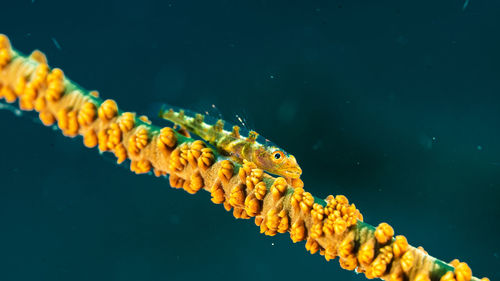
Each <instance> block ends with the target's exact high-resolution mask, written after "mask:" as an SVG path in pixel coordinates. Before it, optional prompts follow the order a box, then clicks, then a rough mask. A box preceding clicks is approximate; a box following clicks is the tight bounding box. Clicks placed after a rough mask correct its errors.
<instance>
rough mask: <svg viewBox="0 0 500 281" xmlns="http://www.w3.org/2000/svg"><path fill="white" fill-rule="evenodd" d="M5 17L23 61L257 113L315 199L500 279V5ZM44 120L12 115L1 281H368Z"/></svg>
mask: <svg viewBox="0 0 500 281" xmlns="http://www.w3.org/2000/svg"><path fill="white" fill-rule="evenodd" d="M403 2H406V3H403ZM1 7H2V12H1V13H0V32H1V33H5V34H7V35H8V36H9V38H10V39H11V41H12V43H13V46H14V47H15V48H16V49H18V50H19V51H21V52H23V53H25V54H28V53H29V52H31V51H32V50H34V49H40V50H42V51H44V52H45V53H46V55H47V56H48V58H49V63H50V64H51V66H57V67H61V68H62V69H63V70H64V71H65V73H66V75H67V76H68V77H69V78H70V79H72V80H74V81H75V82H77V83H79V84H80V85H82V86H83V87H84V88H86V89H96V90H99V91H100V93H101V96H102V97H104V98H113V99H115V100H116V101H117V102H118V104H119V105H120V107H121V108H122V109H125V110H131V111H136V112H138V113H140V114H148V115H150V116H154V115H156V109H157V108H158V107H157V105H158V104H161V103H168V104H172V105H176V106H179V107H183V108H187V109H191V110H194V111H199V112H204V111H209V112H210V114H211V115H213V116H216V117H217V116H218V114H221V115H222V116H223V118H224V119H226V120H229V121H232V122H238V121H237V119H238V118H237V116H239V117H241V118H242V119H243V120H244V122H245V123H246V124H247V126H248V127H249V128H250V129H255V130H257V131H258V132H260V133H261V134H262V135H264V136H266V137H267V138H269V139H271V140H273V141H274V142H275V143H277V144H279V145H280V146H282V147H283V148H284V149H286V150H287V151H289V152H290V153H292V154H294V155H295V156H296V157H297V159H298V160H299V162H300V164H301V166H302V168H303V171H304V173H303V179H304V181H305V183H306V189H308V190H309V191H311V192H312V193H313V194H314V195H316V196H319V197H326V196H327V195H328V194H344V195H346V196H347V197H348V198H349V199H350V201H351V202H354V203H355V204H356V206H357V207H358V208H359V209H360V210H361V211H362V213H363V214H364V217H365V221H366V222H369V223H371V224H373V225H377V224H378V223H380V222H382V221H386V222H388V223H390V224H391V225H392V226H393V227H394V228H395V230H396V233H397V234H404V235H406V236H407V238H408V240H409V242H410V243H411V244H412V245H415V246H419V245H421V246H423V247H424V248H425V249H426V250H427V251H429V253H430V254H432V255H433V256H435V257H437V258H440V259H443V260H445V261H450V260H452V259H453V258H459V259H460V260H464V261H466V262H468V263H469V265H470V266H471V268H472V270H473V272H474V275H476V276H479V277H482V276H488V277H490V279H491V280H498V279H499V278H500V275H499V273H498V268H499V267H500V257H499V255H500V246H499V245H498V233H499V230H500V223H499V221H498V219H499V215H500V206H499V202H498V201H499V199H500V190H499V189H500V143H499V140H500V127H499V123H500V110H499V109H500V97H499V94H500V79H499V78H500V53H499V50H500V36H499V29H500V17H499V16H498V15H499V14H500V2H499V1H494V0H485V1H476V0H470V2H469V1H463V0H460V1H458V0H456V1H455V0H453V1H451V0H443V1H434V0H432V1H431V0H423V1H394V0H393V1H389V0H387V1H341V0H333V1H319V0H308V1H291V0H281V1H280V0H276V1H266V0H260V1H229V0H226V1H223V0H212V1H200V0H198V1H188V0H183V1H152V0H141V1H128V0H120V1H118V0H117V1H94V0H89V1H42V0H34V1H31V0H22V1H21V0H19V1H8V2H7V1H6V2H5V3H2V4H1ZM212 105H215V106H216V107H217V110H214V109H213V108H212ZM32 119H33V115H30V114H25V115H24V116H22V117H16V116H15V115H14V114H12V113H11V112H10V111H7V110H2V111H0V132H1V138H0V146H1V147H2V152H1V158H0V177H1V181H0V226H1V230H0V280H2V281H10V280H51V281H54V280H221V279H222V280H228V279H233V280H285V279H286V280H306V279H307V278H322V279H328V280H365V277H364V276H363V275H356V274H355V273H353V272H350V271H345V270H343V269H341V268H340V266H339V265H338V261H337V260H335V261H331V262H326V261H325V260H324V259H323V258H322V257H321V256H319V255H314V256H312V255H310V254H308V253H307V252H306V250H305V247H304V243H298V244H293V243H292V242H291V240H290V239H289V237H288V235H287V234H285V235H278V236H275V237H266V236H264V235H261V234H259V228H258V227H256V226H255V225H254V223H253V221H244V220H235V219H234V218H233V217H232V215H231V214H230V213H226V211H225V210H224V209H223V207H222V206H219V205H214V204H212V203H211V202H210V199H209V198H210V195H209V194H208V193H206V192H200V193H199V194H197V195H189V194H187V193H185V192H184V191H180V190H174V189H171V188H170V187H169V185H168V181H167V180H165V179H159V178H155V177H153V176H147V175H142V176H137V175H135V174H133V173H131V172H129V171H128V169H127V168H126V167H120V166H117V165H116V164H115V163H114V160H113V159H112V158H110V157H106V155H99V153H98V152H97V151H96V150H95V149H94V150H88V149H86V148H84V147H83V145H82V143H81V139H78V138H76V139H69V138H65V137H63V136H62V135H61V134H60V132H58V131H54V130H51V129H50V128H46V127H43V126H41V125H40V124H39V123H37V122H32Z"/></svg>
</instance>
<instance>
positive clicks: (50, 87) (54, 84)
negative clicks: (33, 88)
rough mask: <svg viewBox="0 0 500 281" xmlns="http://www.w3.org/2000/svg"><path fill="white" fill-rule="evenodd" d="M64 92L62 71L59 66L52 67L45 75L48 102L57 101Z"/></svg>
mask: <svg viewBox="0 0 500 281" xmlns="http://www.w3.org/2000/svg"><path fill="white" fill-rule="evenodd" d="M63 93H64V73H63V72H62V70H61V69H59V68H54V69H53V70H52V72H50V74H49V75H47V92H46V93H45V95H46V96H47V100H48V101H49V102H57V101H58V100H59V99H60V98H61V96H62V94H63Z"/></svg>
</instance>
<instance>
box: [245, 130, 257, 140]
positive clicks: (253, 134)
mask: <svg viewBox="0 0 500 281" xmlns="http://www.w3.org/2000/svg"><path fill="white" fill-rule="evenodd" d="M258 136H259V133H257V132H256V131H250V132H248V137H247V141H248V142H251V143H254V142H255V140H256V139H257V137H258Z"/></svg>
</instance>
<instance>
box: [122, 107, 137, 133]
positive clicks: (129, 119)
mask: <svg viewBox="0 0 500 281" xmlns="http://www.w3.org/2000/svg"><path fill="white" fill-rule="evenodd" d="M134 126H135V114H134V113H132V112H124V113H122V114H121V115H120V117H119V118H118V127H120V130H121V131H122V132H123V133H128V132H130V130H132V129H133V128H134Z"/></svg>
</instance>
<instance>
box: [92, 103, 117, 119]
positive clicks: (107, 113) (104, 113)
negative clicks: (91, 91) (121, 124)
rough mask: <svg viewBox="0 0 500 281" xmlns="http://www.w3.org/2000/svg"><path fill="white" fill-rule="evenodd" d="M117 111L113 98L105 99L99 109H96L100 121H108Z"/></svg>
mask: <svg viewBox="0 0 500 281" xmlns="http://www.w3.org/2000/svg"><path fill="white" fill-rule="evenodd" d="M117 113H118V106H117V105H116V102H115V101H114V100H109V99H108V100H105V101H104V102H103V103H102V104H101V106H100V107H99V109H98V110H97V115H98V116H99V119H101V120H102V121H105V122H108V121H110V120H111V119H113V118H114V117H115V116H116V114H117Z"/></svg>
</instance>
